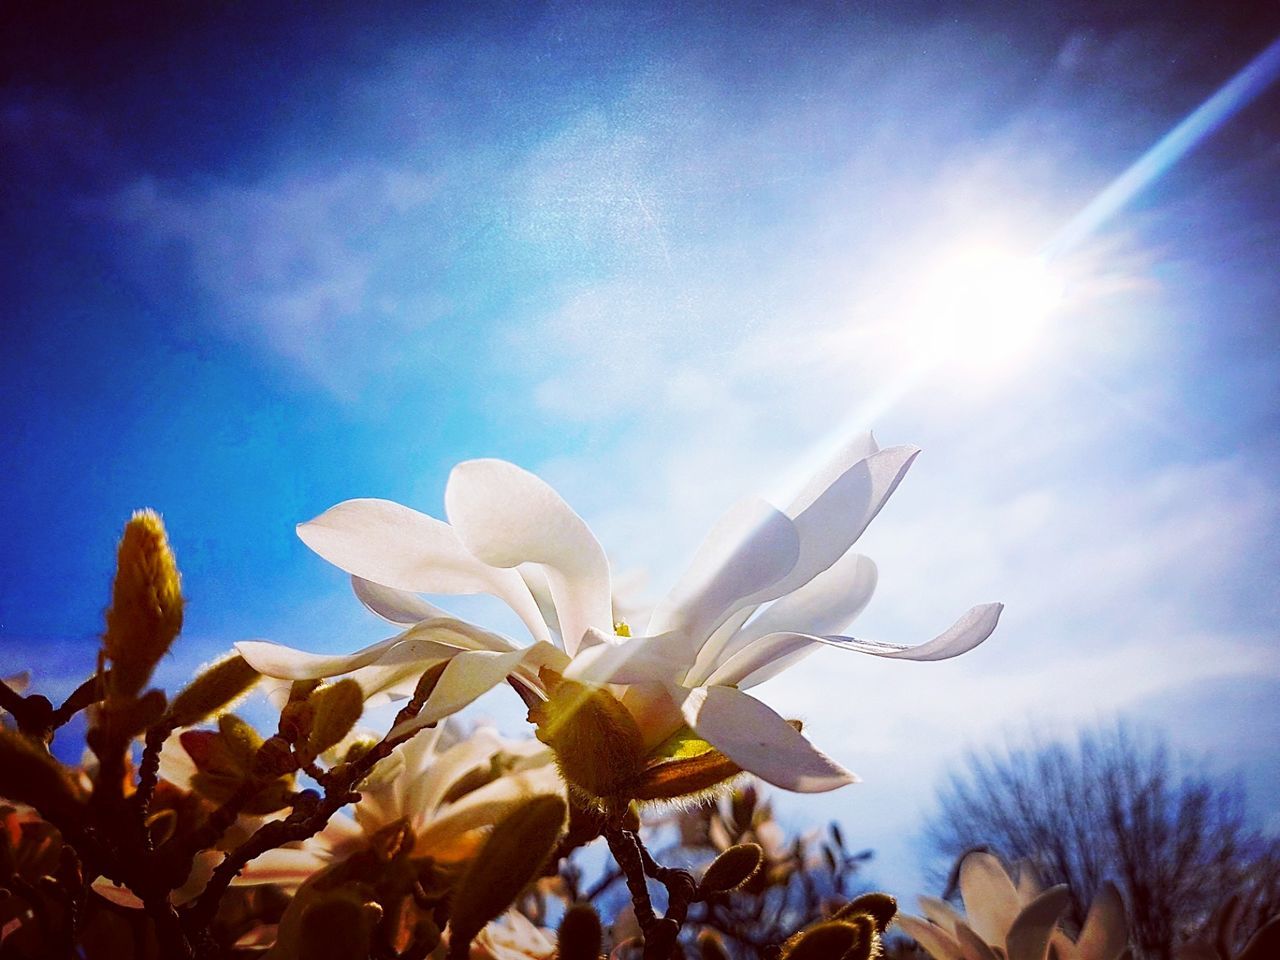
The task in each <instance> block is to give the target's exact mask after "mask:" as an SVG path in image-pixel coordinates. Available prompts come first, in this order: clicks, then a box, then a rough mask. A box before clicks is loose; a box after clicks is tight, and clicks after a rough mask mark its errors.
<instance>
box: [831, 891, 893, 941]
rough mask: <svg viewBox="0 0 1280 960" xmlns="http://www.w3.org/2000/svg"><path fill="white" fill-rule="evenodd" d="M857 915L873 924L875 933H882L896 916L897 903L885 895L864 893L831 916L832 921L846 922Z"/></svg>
mask: <svg viewBox="0 0 1280 960" xmlns="http://www.w3.org/2000/svg"><path fill="white" fill-rule="evenodd" d="M859 914H863V915H866V916H868V917H870V918H871V920H872V922H874V923H875V926H876V931H877V932H879V933H884V931H885V928H886V927H888V926H889V924H891V923H892V922H893V918H894V917H896V916H897V915H898V901H897V900H895V899H894V898H893V897H891V896H889V894H887V893H864V894H863V895H862V896H860V897H855V898H854V899H852V900H850V901H849V902H848V903H846V904H845V905H844V906H843V907H841V908H840V909H839V910H837V911H836V912H835V913H833V914H832V915H831V919H832V920H847V919H849V918H851V917H856V916H858V915H859Z"/></svg>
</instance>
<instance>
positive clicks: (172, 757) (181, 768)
mask: <svg viewBox="0 0 1280 960" xmlns="http://www.w3.org/2000/svg"><path fill="white" fill-rule="evenodd" d="M159 772H160V778H161V779H162V780H168V781H169V782H170V783H172V784H173V785H174V786H176V787H181V788H182V789H183V790H190V789H191V780H192V778H193V777H195V775H196V772H197V770H196V763H195V761H194V760H192V759H191V754H189V753H187V749H186V747H184V746H183V745H182V735H181V734H179V733H172V734H170V735H169V737H168V738H167V739H166V740H165V742H164V743H163V744H162V745H161V747H160V768H159Z"/></svg>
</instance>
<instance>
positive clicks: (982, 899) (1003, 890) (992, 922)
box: [960, 852, 1022, 947]
mask: <svg viewBox="0 0 1280 960" xmlns="http://www.w3.org/2000/svg"><path fill="white" fill-rule="evenodd" d="M960 897H961V899H962V900H964V912H965V914H966V916H967V917H968V919H969V926H971V927H972V928H973V930H974V932H975V933H976V934H977V935H978V936H980V937H981V938H982V939H983V940H985V941H986V942H987V943H994V944H995V945H996V946H999V947H1003V946H1004V945H1005V937H1007V936H1008V935H1009V928H1010V927H1012V926H1013V921H1014V920H1016V919H1017V917H1018V914H1019V912H1020V911H1021V910H1022V904H1021V903H1020V902H1019V900H1018V891H1017V890H1016V889H1015V888H1014V886H1013V881H1012V880H1010V879H1009V874H1007V873H1005V869H1004V866H1003V865H1002V864H1001V863H1000V861H999V860H998V859H996V858H995V857H994V856H992V855H991V854H989V853H982V852H975V853H970V854H969V855H968V856H966V857H965V858H964V860H963V861H962V862H961V864H960Z"/></svg>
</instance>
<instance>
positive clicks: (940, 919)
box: [918, 896, 964, 933]
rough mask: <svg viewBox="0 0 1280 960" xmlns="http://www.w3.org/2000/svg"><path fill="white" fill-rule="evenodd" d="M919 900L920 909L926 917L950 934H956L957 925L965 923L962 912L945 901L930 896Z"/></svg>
mask: <svg viewBox="0 0 1280 960" xmlns="http://www.w3.org/2000/svg"><path fill="white" fill-rule="evenodd" d="M918 899H919V900H920V909H921V911H923V913H924V915H925V917H926V918H928V919H929V920H931V921H932V922H933V923H936V924H937V925H938V926H940V927H941V928H942V929H943V930H946V931H947V932H948V933H955V932H956V924H958V923H962V922H963V921H964V917H963V916H962V915H961V914H960V911H959V910H957V909H956V908H955V907H953V906H952V905H951V904H949V903H947V901H945V900H940V899H938V898H937V897H930V896H921V897H919V898H918Z"/></svg>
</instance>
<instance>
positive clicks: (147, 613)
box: [102, 510, 182, 699]
mask: <svg viewBox="0 0 1280 960" xmlns="http://www.w3.org/2000/svg"><path fill="white" fill-rule="evenodd" d="M181 629H182V589H181V582H180V578H179V576H178V566H177V563H176V562H175V561H174V558H173V551H172V550H171V549H169V540H168V538H167V537H166V536H165V532H164V524H163V523H162V522H161V521H160V515H159V514H157V513H156V512H155V511H154V510H139V511H138V512H137V513H135V514H134V515H133V517H132V518H131V519H130V520H129V522H128V523H127V524H126V525H125V528H124V535H123V536H122V537H121V538H120V546H119V549H118V551H117V555H116V578H115V583H114V584H113V586H112V590H111V607H110V609H108V610H107V629H106V633H104V634H103V637H102V650H103V653H104V654H105V655H106V657H107V659H109V660H110V661H111V678H110V682H109V689H108V696H109V698H111V699H116V698H128V697H133V696H136V695H137V693H138V692H139V691H140V690H141V689H142V687H143V685H144V684H145V683H146V682H147V680H148V679H150V677H151V671H152V669H154V667H155V665H156V664H157V663H158V662H159V660H160V658H161V657H163V656H164V655H165V653H166V651H168V649H169V645H170V644H171V643H173V640H174V637H176V636H177V635H178V631H179V630H181Z"/></svg>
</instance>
